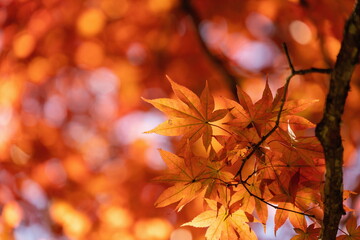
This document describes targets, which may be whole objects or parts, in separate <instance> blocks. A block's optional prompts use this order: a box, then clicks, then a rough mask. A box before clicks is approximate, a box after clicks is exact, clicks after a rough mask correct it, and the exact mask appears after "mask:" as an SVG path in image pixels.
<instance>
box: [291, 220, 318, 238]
mask: <svg viewBox="0 0 360 240" xmlns="http://www.w3.org/2000/svg"><path fill="white" fill-rule="evenodd" d="M294 230H295V232H296V233H297V234H298V235H295V236H293V237H292V238H291V239H290V240H317V239H318V238H319V234H320V228H315V224H314V223H313V224H311V225H310V226H308V227H307V228H306V231H304V230H302V229H300V228H294Z"/></svg>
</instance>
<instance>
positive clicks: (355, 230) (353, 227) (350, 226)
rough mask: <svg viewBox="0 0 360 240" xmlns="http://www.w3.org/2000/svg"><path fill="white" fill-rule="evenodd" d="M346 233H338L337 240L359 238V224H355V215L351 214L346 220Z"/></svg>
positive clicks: (358, 239) (354, 239)
mask: <svg viewBox="0 0 360 240" xmlns="http://www.w3.org/2000/svg"><path fill="white" fill-rule="evenodd" d="M346 230H347V232H348V234H347V235H340V236H338V237H337V238H336V239H337V240H360V226H358V225H357V221H356V217H355V216H354V215H351V216H350V217H349V219H348V220H347V222H346Z"/></svg>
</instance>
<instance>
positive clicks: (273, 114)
mask: <svg viewBox="0 0 360 240" xmlns="http://www.w3.org/2000/svg"><path fill="white" fill-rule="evenodd" d="M237 93H238V99H239V103H237V102H235V101H232V100H229V99H224V101H225V104H226V106H227V107H228V108H229V109H231V115H232V116H233V118H234V119H233V120H231V121H229V122H228V123H227V124H228V125H230V126H231V127H233V128H235V129H244V128H251V127H254V128H255V129H256V132H257V133H258V135H259V136H260V137H261V136H262V135H264V134H266V133H267V131H269V130H270V129H271V128H272V127H273V126H274V123H275V121H276V118H277V116H278V113H279V108H280V105H281V102H282V101H281V100H282V98H283V94H284V88H283V87H282V88H279V89H278V90H277V94H276V96H275V98H273V96H272V93H271V90H270V88H269V84H268V80H267V81H266V84H265V89H264V91H263V94H262V98H261V99H260V100H259V101H257V102H256V103H255V104H254V103H253V102H252V100H251V98H250V96H249V95H248V94H247V93H246V92H244V91H243V90H242V89H241V88H239V87H238V89H237ZM315 102H318V100H304V99H300V100H290V101H287V102H285V104H284V108H283V111H282V113H281V118H280V123H290V124H291V125H292V127H293V128H294V129H296V130H301V129H306V128H309V127H315V125H314V124H313V123H311V122H310V121H309V120H307V119H305V118H303V117H300V116H296V115H294V114H295V113H298V112H301V111H303V110H305V109H306V108H308V107H309V106H310V105H312V104H313V103H315ZM280 127H282V125H280Z"/></svg>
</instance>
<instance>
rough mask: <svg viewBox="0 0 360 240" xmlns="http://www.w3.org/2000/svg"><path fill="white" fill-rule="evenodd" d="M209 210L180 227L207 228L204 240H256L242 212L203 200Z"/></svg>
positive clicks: (212, 201)
mask: <svg viewBox="0 0 360 240" xmlns="http://www.w3.org/2000/svg"><path fill="white" fill-rule="evenodd" d="M205 200H206V202H207V203H208V205H209V207H210V209H211V210H207V211H205V212H203V213H201V214H200V215H198V216H197V217H195V218H194V219H193V220H192V221H190V222H188V223H185V224H183V225H182V226H193V227H209V228H208V229H207V231H206V234H205V237H206V240H219V239H221V240H232V239H244V240H245V239H246V240H252V239H257V237H256V235H255V233H254V232H253V231H252V230H251V229H250V227H249V225H248V224H247V223H248V222H249V219H248V217H247V216H246V214H245V212H244V211H243V210H235V211H234V212H233V211H232V210H231V207H230V208H227V207H225V206H224V205H221V206H220V207H219V204H218V202H216V201H214V200H210V199H205Z"/></svg>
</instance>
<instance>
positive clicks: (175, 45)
mask: <svg viewBox="0 0 360 240" xmlns="http://www.w3.org/2000/svg"><path fill="white" fill-rule="evenodd" d="M190 4H191V6H192V7H193V8H194V9H195V11H196V13H197V15H198V17H199V21H198V25H197V26H196V27H195V26H194V24H193V21H192V19H193V18H194V15H191V14H189V13H190V11H189V9H188V8H186V7H184V5H183V2H182V1H181V0H76V1H75V0H0V239H4V240H10V239H11V240H12V239H16V240H68V239H69V240H77V239H79V240H82V239H86V240H92V239H94V240H95V239H96V240H137V239H139V240H166V239H170V240H196V239H203V234H204V232H205V231H204V229H195V228H188V227H185V228H180V225H181V224H182V223H184V222H186V221H189V220H191V219H192V218H193V217H194V216H196V215H197V214H198V213H200V212H201V211H202V210H203V208H202V207H203V205H202V202H201V200H200V201H195V202H194V203H192V204H190V205H188V206H186V207H185V208H184V209H183V210H182V212H181V213H176V212H175V211H174V207H173V206H170V207H166V208H162V209H155V208H154V207H153V203H154V202H155V200H156V199H157V197H158V196H159V195H160V193H161V192H162V191H163V190H164V189H165V188H166V186H167V185H166V184H164V185H162V184H159V183H154V182H152V181H151V179H152V178H154V177H155V176H158V175H159V174H161V173H162V171H163V170H164V169H165V167H166V166H165V164H164V163H163V161H162V160H161V158H160V157H159V154H158V151H157V149H158V148H163V149H166V150H170V151H171V150H173V149H174V144H176V139H170V138H168V137H164V136H159V135H155V134H143V132H144V131H146V130H149V129H152V128H153V127H155V126H156V125H157V124H158V123H160V122H162V121H164V120H165V117H164V116H163V115H162V114H161V113H160V112H159V111H157V110H155V109H153V108H152V107H151V106H150V105H149V104H147V103H145V102H144V101H142V100H141V97H145V98H150V99H151V98H159V97H169V96H172V93H171V89H170V84H169V83H168V82H167V80H166V77H165V76H166V75H168V76H169V77H171V78H172V79H173V80H174V81H176V82H178V83H180V84H182V85H185V86H186V87H188V88H190V89H192V90H193V91H194V92H196V93H200V92H201V90H202V88H203V87H204V85H205V81H208V83H209V86H210V89H211V90H212V92H213V94H214V95H215V96H225V97H229V98H233V99H234V96H233V94H232V89H231V88H230V87H229V84H228V82H227V81H226V75H225V74H224V69H225V71H226V72H228V73H229V74H231V75H232V76H236V78H237V81H238V82H237V83H238V85H240V86H241V87H242V88H243V89H244V90H245V91H246V92H247V93H248V94H249V95H251V96H252V98H253V99H254V100H256V99H259V98H260V96H261V94H262V90H263V88H264V85H265V79H266V77H268V79H269V84H270V87H271V89H272V90H273V91H275V90H276V89H277V88H278V87H280V86H281V85H282V84H284V81H285V77H286V76H287V74H289V68H288V65H287V62H286V58H285V56H284V53H283V50H282V47H281V43H282V42H286V43H287V45H288V47H289V51H290V55H291V58H292V60H293V62H294V64H295V67H296V68H297V69H301V68H309V67H322V68H329V67H332V66H333V64H334V62H335V60H336V56H337V53H338V51H339V48H340V43H341V38H342V31H343V25H344V22H345V19H346V17H347V16H348V15H349V14H350V12H351V10H352V6H353V4H354V1H353V0H343V1H337V0H259V1H251V0H224V1H211V0H193V1H191V2H190ZM199 36H200V38H199ZM201 41H202V44H201ZM204 46H205V47H207V50H208V51H209V52H207V51H206V49H204ZM209 53H210V55H209ZM214 59H216V60H217V61H216V62H214ZM221 69H222V70H221ZM358 72H359V71H357V73H355V75H354V77H353V81H352V87H351V91H350V94H349V97H348V100H347V105H346V110H345V114H344V118H343V125H342V127H343V132H342V134H343V144H344V146H345V166H346V169H345V177H346V179H345V189H349V190H353V191H357V192H360V184H359V169H360V159H359V146H360V120H359V119H360V104H359V100H360V78H359V73H358ZM327 88H328V76H326V75H325V76H324V75H316V74H309V75H306V76H297V77H295V78H294V80H293V81H292V83H291V86H290V97H291V98H305V99H319V100H320V101H319V103H317V104H316V105H314V106H313V107H312V108H311V109H310V110H308V111H305V112H304V113H302V114H303V115H304V116H306V117H308V118H309V119H310V120H312V121H314V122H315V123H316V122H317V121H319V120H320V119H321V116H322V115H321V114H322V110H323V105H324V98H325V96H326V92H327ZM347 203H348V205H349V206H350V207H352V208H354V209H360V201H358V199H357V198H356V197H353V198H351V199H349V200H348V201H347ZM271 224H272V220H271V217H270V220H269V225H268V228H267V229H268V230H267V232H268V235H264V233H263V231H262V229H260V230H259V237H260V238H262V239H275V237H274V236H273V233H272V232H273V230H272V225H271ZM293 234H294V232H293V230H292V229H291V228H289V225H286V226H284V227H283V228H282V230H281V231H279V233H278V235H277V239H285V238H284V236H286V238H288V237H289V236H291V235H293Z"/></svg>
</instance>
